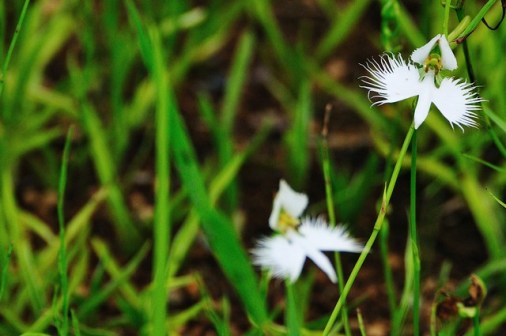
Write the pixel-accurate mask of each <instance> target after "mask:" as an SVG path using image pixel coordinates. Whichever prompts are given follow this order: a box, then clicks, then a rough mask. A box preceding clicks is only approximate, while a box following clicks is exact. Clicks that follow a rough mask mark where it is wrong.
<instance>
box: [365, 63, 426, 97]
mask: <svg viewBox="0 0 506 336" xmlns="http://www.w3.org/2000/svg"><path fill="white" fill-rule="evenodd" d="M362 66H363V67H364V68H365V69H366V70H367V71H368V72H369V74H370V76H364V77H361V78H360V79H361V80H362V82H363V83H364V84H365V85H361V86H360V87H361V88H364V89H367V90H369V99H372V100H374V99H376V98H378V100H377V101H376V102H374V103H373V105H383V104H385V103H395V102H398V101H401V100H404V99H407V98H411V97H414V96H416V95H418V92H419V90H420V75H419V73H418V69H417V68H416V67H415V66H414V65H412V64H407V63H406V62H405V61H404V60H403V59H402V56H401V55H400V54H399V55H397V56H395V55H383V56H382V57H381V60H380V63H378V62H376V61H375V60H371V61H369V62H367V63H366V64H365V65H362ZM371 93H376V94H375V95H371Z"/></svg>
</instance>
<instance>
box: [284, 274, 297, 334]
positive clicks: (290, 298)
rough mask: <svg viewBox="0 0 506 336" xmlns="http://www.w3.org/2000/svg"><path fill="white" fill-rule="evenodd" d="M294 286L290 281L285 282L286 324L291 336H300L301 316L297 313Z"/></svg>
mask: <svg viewBox="0 0 506 336" xmlns="http://www.w3.org/2000/svg"><path fill="white" fill-rule="evenodd" d="M293 286H294V284H293V283H291V282H290V280H286V281H285V288H286V300H287V307H286V313H285V314H286V316H285V319H286V321H285V323H286V326H287V328H288V335H289V336H298V335H300V331H301V323H300V322H301V321H299V316H298V315H299V314H298V313H297V302H296V300H295V292H294V288H293Z"/></svg>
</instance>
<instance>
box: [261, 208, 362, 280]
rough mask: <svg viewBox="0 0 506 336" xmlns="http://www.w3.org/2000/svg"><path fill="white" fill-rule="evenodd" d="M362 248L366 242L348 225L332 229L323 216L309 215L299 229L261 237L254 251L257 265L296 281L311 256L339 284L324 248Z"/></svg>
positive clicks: (355, 250)
mask: <svg viewBox="0 0 506 336" xmlns="http://www.w3.org/2000/svg"><path fill="white" fill-rule="evenodd" d="M362 249H363V245H362V244H360V243H359V242H357V241H356V240H355V239H354V238H352V237H351V236H350V235H349V233H348V231H347V230H346V228H345V227H343V226H336V227H334V228H331V227H329V226H328V225H327V223H326V222H325V221H324V220H323V219H322V218H321V217H319V218H314V219H312V218H309V217H306V218H303V219H302V223H301V225H300V227H299V230H298V231H295V230H290V231H288V232H287V233H286V235H276V236H273V237H269V238H263V239H261V240H260V241H259V242H258V244H257V247H256V248H254V249H253V250H252V254H253V263H254V264H255V265H257V266H261V267H262V268H264V269H267V270H269V271H270V272H271V273H272V275H273V276H274V277H277V278H284V279H290V281H292V282H294V281H296V280H297V279H298V277H299V276H300V273H301V271H302V267H303V265H304V261H305V260H306V257H308V258H309V259H311V260H312V261H313V262H314V263H315V264H316V265H317V266H318V267H319V268H320V269H321V270H322V271H323V272H324V273H325V274H327V276H328V277H329V279H330V280H331V281H332V282H334V283H335V282H336V281H337V278H336V273H335V270H334V267H333V266H332V263H331V262H330V260H329V259H328V258H327V256H325V254H323V251H336V252H338V251H341V252H360V251H362Z"/></svg>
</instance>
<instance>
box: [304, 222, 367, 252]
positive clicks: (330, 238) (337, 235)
mask: <svg viewBox="0 0 506 336" xmlns="http://www.w3.org/2000/svg"><path fill="white" fill-rule="evenodd" d="M299 233H300V234H301V235H302V236H303V237H304V238H305V239H306V240H307V241H308V242H309V243H310V244H311V245H312V246H314V247H316V248H317V249H318V250H320V251H341V252H361V251H362V250H363V246H362V244H360V243H359V242H357V240H355V239H354V238H353V237H351V235H350V234H349V232H348V231H347V230H346V227H344V226H342V225H338V226H336V227H330V226H328V225H327V223H326V222H325V220H324V219H323V218H322V217H318V218H309V217H307V218H304V219H303V220H302V223H301V225H300V227H299Z"/></svg>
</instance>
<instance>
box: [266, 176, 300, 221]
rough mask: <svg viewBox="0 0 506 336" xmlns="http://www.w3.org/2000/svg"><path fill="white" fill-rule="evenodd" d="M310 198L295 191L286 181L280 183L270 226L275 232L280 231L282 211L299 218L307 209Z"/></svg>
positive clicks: (270, 218) (270, 217)
mask: <svg viewBox="0 0 506 336" xmlns="http://www.w3.org/2000/svg"><path fill="white" fill-rule="evenodd" d="M307 203H308V198H307V195H306V194H303V193H298V192H296V191H294V190H293V189H292V188H291V187H290V186H289V185H288V183H286V181H285V180H281V181H279V191H278V193H277V194H276V196H275V197H274V202H273V205H272V211H271V215H270V216H269V226H270V227H271V229H273V230H277V229H278V223H279V215H280V213H281V210H284V211H286V212H287V213H288V214H289V215H290V216H292V217H293V218H298V217H300V215H302V212H304V209H306V207H307Z"/></svg>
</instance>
